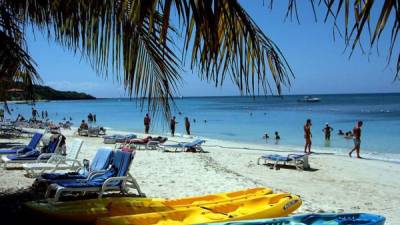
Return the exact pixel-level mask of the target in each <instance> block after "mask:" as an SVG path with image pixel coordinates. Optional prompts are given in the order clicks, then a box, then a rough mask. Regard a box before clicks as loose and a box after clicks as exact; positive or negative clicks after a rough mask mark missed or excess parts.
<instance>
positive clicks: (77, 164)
mask: <svg viewBox="0 0 400 225" xmlns="http://www.w3.org/2000/svg"><path fill="white" fill-rule="evenodd" d="M63 161H64V162H73V163H72V164H73V165H76V166H78V167H79V168H82V164H81V162H79V160H76V159H64V160H63ZM60 162H61V160H60ZM60 162H58V163H57V165H58V164H60Z"/></svg>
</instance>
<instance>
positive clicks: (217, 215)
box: [96, 193, 302, 225]
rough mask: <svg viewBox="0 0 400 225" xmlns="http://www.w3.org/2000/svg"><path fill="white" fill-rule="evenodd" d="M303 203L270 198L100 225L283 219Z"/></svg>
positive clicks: (278, 196) (290, 198) (102, 220)
mask: <svg viewBox="0 0 400 225" xmlns="http://www.w3.org/2000/svg"><path fill="white" fill-rule="evenodd" d="M301 203H302V201H301V199H300V198H299V197H298V196H296V195H292V194H288V193H281V194H269V195H264V196H253V197H250V198H245V199H239V200H231V201H225V202H222V203H214V204H207V205H202V206H197V207H182V208H177V209H176V210H171V211H163V212H154V213H145V214H137V215H124V216H114V217H102V218H99V219H98V220H97V221H96V225H184V224H199V223H213V222H224V221H233V220H235V221H236V220H248V219H260V218H273V217H283V216H287V215H289V214H290V213H292V212H293V211H294V210H296V209H297V208H299V207H300V205H301Z"/></svg>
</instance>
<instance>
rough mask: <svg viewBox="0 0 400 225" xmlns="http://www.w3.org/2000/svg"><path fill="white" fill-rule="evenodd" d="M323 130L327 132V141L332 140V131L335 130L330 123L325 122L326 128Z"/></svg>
mask: <svg viewBox="0 0 400 225" xmlns="http://www.w3.org/2000/svg"><path fill="white" fill-rule="evenodd" d="M322 131H323V132H324V134H325V141H330V140H331V131H333V128H332V127H331V126H329V123H326V124H325V127H324V129H322Z"/></svg>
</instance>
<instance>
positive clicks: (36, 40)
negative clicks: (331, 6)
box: [27, 0, 400, 97]
mask: <svg viewBox="0 0 400 225" xmlns="http://www.w3.org/2000/svg"><path fill="white" fill-rule="evenodd" d="M241 2H242V5H243V7H244V8H245V9H246V10H247V11H248V13H249V14H250V15H251V16H252V17H253V19H254V20H255V21H256V23H257V24H258V25H259V26H260V27H261V28H262V30H263V31H264V32H265V33H266V34H267V36H269V37H270V38H271V39H272V40H274V42H275V43H276V44H277V45H278V46H279V47H280V49H281V50H282V52H283V54H284V55H285V57H286V59H287V60H288V61H289V64H290V66H291V67H292V69H293V71H294V73H295V79H293V80H292V86H291V87H287V88H284V89H283V93H284V94H309V93H312V94H316V93H321V94H325V93H376V92H398V91H399V90H400V82H399V81H397V82H393V78H394V68H395V64H394V60H393V62H392V63H391V64H390V65H389V67H387V66H386V64H387V53H386V49H387V45H388V44H389V41H388V40H389V37H388V35H386V36H384V37H383V38H382V39H381V41H380V43H379V46H380V54H379V55H378V54H377V52H376V50H375V49H373V50H372V51H371V54H369V56H366V55H363V54H361V51H360V50H359V49H357V50H356V51H355V53H354V54H353V56H352V57H351V58H350V59H349V57H348V56H349V53H350V52H349V51H346V52H344V47H345V46H344V41H343V39H340V38H337V39H336V41H334V40H333V38H332V24H331V23H329V22H328V23H326V24H324V23H323V21H322V18H323V16H324V12H325V11H324V10H323V8H320V9H317V13H318V18H319V21H318V22H317V23H315V21H314V17H313V14H312V10H311V8H310V6H309V5H308V4H305V5H301V6H300V8H299V12H300V21H301V23H300V25H299V24H298V23H297V22H296V21H295V20H293V21H290V20H287V21H284V15H285V7H286V4H287V1H274V4H275V5H274V8H273V10H272V11H270V10H269V9H268V7H267V6H265V5H264V6H263V1H261V0H259V1H244V0H243V1H241ZM266 2H267V1H266ZM283 3H284V4H283ZM27 39H28V47H29V51H30V53H31V54H32V56H33V58H34V60H35V61H36V62H37V64H38V71H39V73H40V75H41V76H42V79H43V81H44V84H46V85H49V86H51V87H54V88H56V89H59V90H75V91H82V92H86V93H89V94H92V95H94V96H96V97H124V96H126V93H125V91H124V90H123V88H122V86H121V85H119V84H118V83H117V82H115V81H113V78H112V77H109V78H108V79H105V78H102V77H98V76H97V75H96V73H95V72H94V71H93V70H92V69H91V67H90V66H89V64H88V63H87V62H86V61H84V60H81V59H80V57H79V55H74V54H73V53H72V52H70V51H68V50H64V49H63V48H61V47H60V46H58V45H57V44H55V43H54V42H51V41H50V42H49V41H48V40H47V39H44V38H43V37H42V36H41V34H39V33H36V34H35V35H33V34H29V35H28V38H27ZM397 50H398V49H397ZM184 70H185V71H184V72H183V74H182V77H183V79H184V80H183V82H182V86H181V87H179V93H178V95H183V96H214V95H239V91H238V89H237V87H236V86H234V85H233V84H232V83H231V82H230V81H229V79H227V82H225V84H224V85H223V86H222V87H214V85H213V84H209V83H207V82H204V81H200V79H199V78H198V77H197V74H196V73H195V72H192V71H190V69H189V68H185V69H184Z"/></svg>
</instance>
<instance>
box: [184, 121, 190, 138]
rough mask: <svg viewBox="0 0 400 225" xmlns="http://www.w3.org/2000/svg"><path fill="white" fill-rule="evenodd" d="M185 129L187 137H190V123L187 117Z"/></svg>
mask: <svg viewBox="0 0 400 225" xmlns="http://www.w3.org/2000/svg"><path fill="white" fill-rule="evenodd" d="M185 128H186V133H187V135H190V121H189V117H185Z"/></svg>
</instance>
